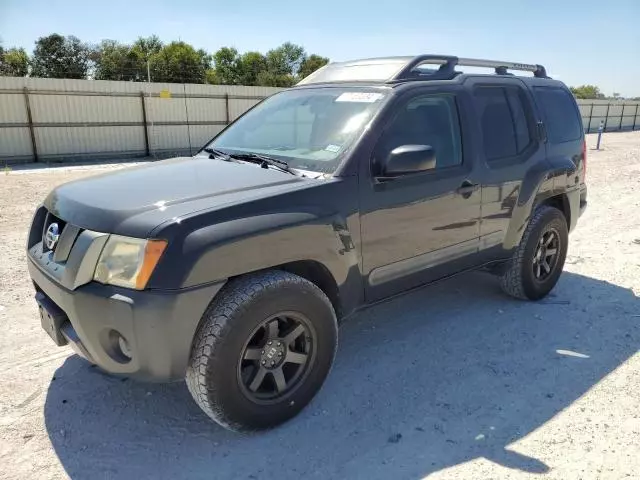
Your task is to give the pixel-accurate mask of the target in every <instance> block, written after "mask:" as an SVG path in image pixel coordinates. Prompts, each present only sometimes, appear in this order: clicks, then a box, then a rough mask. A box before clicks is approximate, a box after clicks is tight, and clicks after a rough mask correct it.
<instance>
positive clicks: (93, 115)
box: [0, 77, 280, 163]
mask: <svg viewBox="0 0 640 480" xmlns="http://www.w3.org/2000/svg"><path fill="white" fill-rule="evenodd" d="M279 90H280V89H278V88H271V87H243V86H231V85H196V84H175V83H166V84H165V83H134V82H110V81H98V80H95V81H88V80H66V79H59V80H58V79H44V78H14V77H0V161H1V162H2V163H22V162H30V161H34V160H37V161H49V160H51V161H55V160H61V159H65V160H74V159H75V160H86V159H99V158H126V157H141V156H156V157H167V156H172V155H180V154H189V153H194V152H195V151H196V150H198V149H199V148H200V147H202V145H204V144H205V143H206V142H207V141H208V140H209V139H210V138H211V137H213V136H214V135H215V134H216V133H218V132H219V131H220V130H221V129H222V128H223V127H224V126H225V125H227V124H228V123H229V122H230V121H233V120H234V119H235V118H237V117H238V116H239V115H241V114H242V113H244V112H245V111H246V110H247V109H249V108H250V107H252V106H253V105H255V104H256V103H257V102H259V101H260V100H262V99H263V98H265V97H267V96H269V95H272V94H273V93H275V92H277V91H279Z"/></svg>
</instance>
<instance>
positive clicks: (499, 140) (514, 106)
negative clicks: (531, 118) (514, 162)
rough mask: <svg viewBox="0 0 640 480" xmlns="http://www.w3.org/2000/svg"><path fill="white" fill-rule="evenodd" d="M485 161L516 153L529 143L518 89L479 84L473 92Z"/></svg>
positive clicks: (524, 114)
mask: <svg viewBox="0 0 640 480" xmlns="http://www.w3.org/2000/svg"><path fill="white" fill-rule="evenodd" d="M474 96H475V101H476V106H477V108H478V113H479V115H480V123H481V128H482V138H483V141H484V153H485V157H486V159H487V161H489V162H491V161H492V160H499V159H502V158H507V157H513V156H516V155H519V154H520V153H522V152H523V151H524V149H525V148H527V146H528V145H529V144H530V143H531V136H530V135H529V126H528V124H527V116H526V113H525V110H524V104H523V101H522V97H521V93H520V91H519V89H518V88H505V87H480V88H478V89H476V90H475V92H474Z"/></svg>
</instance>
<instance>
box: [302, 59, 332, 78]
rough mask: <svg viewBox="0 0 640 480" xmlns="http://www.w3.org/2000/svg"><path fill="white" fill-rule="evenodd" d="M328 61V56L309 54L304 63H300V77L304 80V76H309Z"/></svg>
mask: <svg viewBox="0 0 640 480" xmlns="http://www.w3.org/2000/svg"><path fill="white" fill-rule="evenodd" d="M327 63H329V59H328V58H326V57H321V56H320V55H316V54H312V55H309V56H308V57H306V58H305V59H304V60H303V61H302V64H301V65H300V71H299V72H298V79H299V80H302V79H303V78H305V77H308V76H309V75H311V74H312V73H313V72H315V71H316V70H318V69H319V68H321V67H324V66H325V65H326V64H327Z"/></svg>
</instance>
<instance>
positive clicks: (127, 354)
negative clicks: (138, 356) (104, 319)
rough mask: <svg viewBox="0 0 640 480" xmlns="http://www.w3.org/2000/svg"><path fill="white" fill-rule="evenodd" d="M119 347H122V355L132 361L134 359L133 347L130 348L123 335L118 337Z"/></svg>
mask: <svg viewBox="0 0 640 480" xmlns="http://www.w3.org/2000/svg"><path fill="white" fill-rule="evenodd" d="M118 346H119V347H120V352H121V353H122V355H124V356H125V357H127V358H128V359H129V360H131V358H132V357H133V353H132V352H131V347H129V343H128V342H127V340H126V339H125V338H124V337H123V336H122V335H120V336H118Z"/></svg>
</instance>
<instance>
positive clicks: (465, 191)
mask: <svg viewBox="0 0 640 480" xmlns="http://www.w3.org/2000/svg"><path fill="white" fill-rule="evenodd" d="M479 188H480V185H478V184H477V183H471V182H470V181H468V180H465V181H464V182H462V185H461V186H460V187H459V188H458V189H457V190H456V193H457V194H458V195H462V196H463V197H464V198H469V197H470V196H471V194H472V193H473V192H475V191H476V190H478V189H479Z"/></svg>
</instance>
